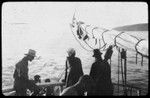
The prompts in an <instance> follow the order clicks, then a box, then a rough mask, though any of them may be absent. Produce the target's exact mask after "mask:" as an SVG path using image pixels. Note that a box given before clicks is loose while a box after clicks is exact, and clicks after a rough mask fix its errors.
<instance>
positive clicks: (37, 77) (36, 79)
mask: <svg viewBox="0 0 150 98" xmlns="http://www.w3.org/2000/svg"><path fill="white" fill-rule="evenodd" d="M40 78H41V76H40V75H35V76H34V81H35V82H36V83H40V82H41V79H40Z"/></svg>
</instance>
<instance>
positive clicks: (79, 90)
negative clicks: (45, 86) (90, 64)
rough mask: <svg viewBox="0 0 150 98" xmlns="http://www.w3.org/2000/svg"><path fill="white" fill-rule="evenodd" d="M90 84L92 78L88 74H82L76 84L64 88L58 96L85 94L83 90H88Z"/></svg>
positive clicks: (91, 83)
mask: <svg viewBox="0 0 150 98" xmlns="http://www.w3.org/2000/svg"><path fill="white" fill-rule="evenodd" d="M92 85H93V80H92V78H91V77H90V76H89V75H83V76H81V77H80V78H79V81H78V82H77V83H76V84H74V85H72V86H70V87H67V88H65V89H64V90H63V91H62V93H61V94H60V96H86V94H85V92H88V91H90V90H91V87H92Z"/></svg>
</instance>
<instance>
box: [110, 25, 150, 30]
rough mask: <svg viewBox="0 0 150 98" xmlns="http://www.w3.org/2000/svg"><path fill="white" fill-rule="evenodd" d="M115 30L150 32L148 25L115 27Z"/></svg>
mask: <svg viewBox="0 0 150 98" xmlns="http://www.w3.org/2000/svg"><path fill="white" fill-rule="evenodd" d="M113 30H117V31H148V23H142V24H134V25H126V26H121V27H115V28H113Z"/></svg>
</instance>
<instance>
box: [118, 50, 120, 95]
mask: <svg viewBox="0 0 150 98" xmlns="http://www.w3.org/2000/svg"><path fill="white" fill-rule="evenodd" d="M119 64H120V48H118V95H119Z"/></svg>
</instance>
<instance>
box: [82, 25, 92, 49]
mask: <svg viewBox="0 0 150 98" xmlns="http://www.w3.org/2000/svg"><path fill="white" fill-rule="evenodd" d="M80 28H81V30H83V31H85V30H84V29H83V28H82V27H81V26H80ZM84 42H85V43H86V44H87V45H88V46H89V47H90V48H91V49H94V48H93V47H91V46H90V45H89V44H88V43H87V42H86V41H85V40H84Z"/></svg>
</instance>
